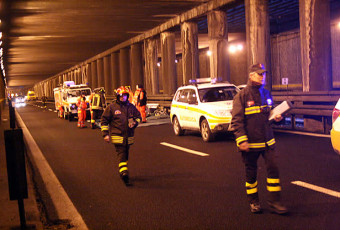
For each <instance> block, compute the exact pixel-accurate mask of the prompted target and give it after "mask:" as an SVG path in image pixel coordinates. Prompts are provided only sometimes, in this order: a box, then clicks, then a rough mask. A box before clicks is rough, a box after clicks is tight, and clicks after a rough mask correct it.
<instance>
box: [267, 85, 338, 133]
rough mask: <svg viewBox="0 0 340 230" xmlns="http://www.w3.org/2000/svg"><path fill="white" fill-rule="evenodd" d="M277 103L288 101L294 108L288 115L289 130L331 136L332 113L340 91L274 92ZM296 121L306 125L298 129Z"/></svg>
mask: <svg viewBox="0 0 340 230" xmlns="http://www.w3.org/2000/svg"><path fill="white" fill-rule="evenodd" d="M272 95H273V99H274V101H275V103H276V104H277V103H280V102H282V101H285V100H288V101H290V102H292V104H293V108H292V109H291V110H290V111H289V112H288V113H287V115H288V116H290V118H291V126H290V127H289V126H287V128H289V129H299V130H304V131H310V132H316V133H324V134H329V131H330V129H331V126H332V118H331V117H332V112H333V109H334V106H335V104H336V103H337V101H338V100H339V98H340V91H316V92H272ZM296 119H299V122H303V123H304V124H303V125H302V127H301V125H300V127H297V125H296Z"/></svg>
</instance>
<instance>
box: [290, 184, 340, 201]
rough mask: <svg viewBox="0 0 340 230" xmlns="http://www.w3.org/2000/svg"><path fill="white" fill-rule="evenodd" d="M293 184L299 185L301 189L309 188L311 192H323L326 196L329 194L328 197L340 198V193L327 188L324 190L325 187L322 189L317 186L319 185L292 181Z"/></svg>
mask: <svg viewBox="0 0 340 230" xmlns="http://www.w3.org/2000/svg"><path fill="white" fill-rule="evenodd" d="M292 184H295V185H298V186H301V187H304V188H308V189H311V190H314V191H317V192H321V193H324V194H327V195H330V196H334V197H337V198H340V192H337V191H334V190H330V189H327V188H323V187H320V186H317V185H313V184H309V183H306V182H303V181H292Z"/></svg>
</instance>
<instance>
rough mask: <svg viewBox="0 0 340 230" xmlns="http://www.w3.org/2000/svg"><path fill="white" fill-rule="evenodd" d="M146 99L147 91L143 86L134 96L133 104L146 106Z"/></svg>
mask: <svg viewBox="0 0 340 230" xmlns="http://www.w3.org/2000/svg"><path fill="white" fill-rule="evenodd" d="M146 101H147V97H146V91H145V90H144V89H141V88H139V89H137V90H136V91H135V94H134V96H133V104H135V105H136V106H144V105H146Z"/></svg>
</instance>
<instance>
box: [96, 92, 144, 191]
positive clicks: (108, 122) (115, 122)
mask: <svg viewBox="0 0 340 230" xmlns="http://www.w3.org/2000/svg"><path fill="white" fill-rule="evenodd" d="M115 93H116V97H117V99H116V100H114V101H113V102H112V103H111V104H110V105H109V106H108V107H107V108H106V109H105V110H104V113H103V115H102V118H101V131H102V134H103V137H104V141H106V142H108V143H110V142H111V143H113V144H114V146H115V148H116V152H117V156H118V161H119V164H118V168H119V175H120V177H121V179H122V180H123V182H124V183H125V185H126V186H129V185H130V182H129V172H128V160H129V149H130V145H132V144H133V143H134V130H135V128H136V127H137V126H138V123H139V122H140V121H141V116H140V113H139V111H138V110H137V109H136V107H135V106H134V105H133V104H131V103H130V102H129V91H128V89H127V88H126V87H125V86H121V87H119V88H118V89H117V90H115Z"/></svg>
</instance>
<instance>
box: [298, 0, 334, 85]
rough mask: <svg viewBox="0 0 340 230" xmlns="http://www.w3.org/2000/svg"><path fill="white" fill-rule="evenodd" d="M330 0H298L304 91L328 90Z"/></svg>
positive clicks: (329, 68) (329, 75)
mask: <svg viewBox="0 0 340 230" xmlns="http://www.w3.org/2000/svg"><path fill="white" fill-rule="evenodd" d="M329 2H330V1H325V0H300V1H299V8H300V37H301V69H302V87H303V91H304V92H309V91H321V90H330V89H331V86H332V77H331V70H332V69H331V68H332V67H331V33H330V8H329V7H330V5H329V4H330V3H329Z"/></svg>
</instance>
